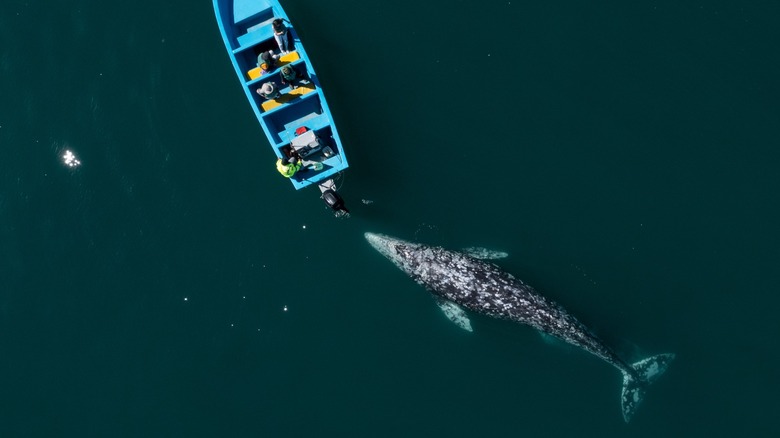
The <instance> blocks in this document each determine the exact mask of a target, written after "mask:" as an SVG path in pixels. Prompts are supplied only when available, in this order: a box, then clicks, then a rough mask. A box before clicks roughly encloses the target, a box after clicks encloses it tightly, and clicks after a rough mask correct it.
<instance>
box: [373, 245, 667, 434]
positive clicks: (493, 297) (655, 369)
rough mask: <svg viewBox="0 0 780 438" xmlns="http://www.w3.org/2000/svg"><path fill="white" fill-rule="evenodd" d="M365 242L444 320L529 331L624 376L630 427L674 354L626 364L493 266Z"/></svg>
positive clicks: (456, 255)
mask: <svg viewBox="0 0 780 438" xmlns="http://www.w3.org/2000/svg"><path fill="white" fill-rule="evenodd" d="M365 237H366V240H368V242H369V243H370V244H371V246H373V247H374V248H375V249H376V250H377V251H379V252H380V253H381V254H382V255H384V256H385V257H387V258H388V259H389V260H390V261H392V262H393V263H394V264H395V265H396V266H398V267H399V268H400V269H401V270H402V271H404V272H405V273H407V274H408V275H409V276H410V277H412V279H414V280H415V281H416V282H417V283H419V284H421V285H422V286H424V287H425V288H426V289H428V290H429V291H430V292H432V293H433V294H434V295H435V296H436V298H437V302H438V303H439V305H440V306H441V307H442V310H443V311H444V313H445V315H447V317H448V318H450V319H451V320H452V321H453V322H455V323H456V324H458V325H459V326H461V327H462V328H464V329H466V330H469V331H470V330H471V324H470V322H469V320H468V316H467V315H466V313H465V312H464V311H463V308H465V309H468V310H471V311H474V312H478V313H482V314H485V315H488V316H492V317H495V318H501V319H508V320H510V321H515V322H518V323H521V324H526V325H529V326H531V327H533V328H535V329H537V330H540V331H541V332H543V333H546V334H549V335H552V336H554V337H556V338H558V339H561V340H563V341H565V342H567V343H569V344H572V345H574V346H577V347H579V348H582V349H583V350H585V351H587V352H589V353H592V354H593V355H595V356H597V357H599V358H600V359H602V360H604V361H605V362H607V363H609V364H610V365H612V366H614V367H615V368H617V369H618V370H619V371H620V372H621V373H622V375H623V390H622V394H621V402H622V408H623V419H624V420H625V421H626V422H628V421H629V420H630V419H631V417H632V416H633V415H634V413H635V411H636V409H637V407H638V406H639V404H640V402H641V401H642V398H643V396H644V392H645V389H646V388H647V386H648V385H649V384H650V383H653V382H654V381H655V380H656V379H657V378H658V377H659V376H660V375H661V374H662V373H663V372H664V371H666V368H667V367H668V366H669V364H670V363H671V361H672V360H673V359H674V354H671V353H666V354H659V355H656V356H652V357H648V358H646V359H643V360H640V361H638V362H635V363H632V364H629V363H627V362H625V361H623V359H621V358H620V357H619V356H618V355H617V354H615V352H613V351H612V349H610V348H609V347H607V346H606V345H605V344H604V343H603V342H602V341H601V340H599V339H598V338H597V337H596V336H595V335H594V334H593V333H591V332H590V331H589V330H588V328H587V327H585V325H583V324H582V323H581V322H579V321H578V320H577V319H576V318H574V316H572V315H571V314H569V313H568V312H567V311H566V310H565V309H564V308H563V307H561V306H560V305H558V304H557V303H555V302H554V301H552V300H550V299H548V298H546V297H544V296H542V295H541V294H539V293H538V292H536V291H535V290H534V289H533V288H532V287H531V286H528V285H527V284H525V283H523V282H522V281H521V280H519V279H517V278H515V277H513V276H512V275H511V274H509V273H507V272H504V271H503V270H501V269H500V268H498V267H497V266H496V265H494V264H492V263H489V262H485V261H483V260H480V259H477V258H474V257H472V256H470V255H466V254H464V253H460V252H457V251H449V250H446V249H444V248H439V247H432V246H427V245H423V244H419V243H413V242H407V241H404V240H400V239H396V238H393V237H390V236H386V235H382V234H374V233H366V234H365Z"/></svg>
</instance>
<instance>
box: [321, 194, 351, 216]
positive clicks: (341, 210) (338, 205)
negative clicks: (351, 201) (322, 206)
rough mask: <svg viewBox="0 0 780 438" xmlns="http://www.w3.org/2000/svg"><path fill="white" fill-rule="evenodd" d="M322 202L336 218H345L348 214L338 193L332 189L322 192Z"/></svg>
mask: <svg viewBox="0 0 780 438" xmlns="http://www.w3.org/2000/svg"><path fill="white" fill-rule="evenodd" d="M322 200H323V201H325V203H326V204H328V207H330V209H331V210H333V212H334V213H335V214H336V217H341V216H346V215H348V214H349V210H347V207H346V206H345V205H344V199H343V198H342V197H341V195H339V193H338V192H337V191H335V190H333V189H327V190H324V191H323V192H322Z"/></svg>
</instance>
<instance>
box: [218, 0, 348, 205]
mask: <svg viewBox="0 0 780 438" xmlns="http://www.w3.org/2000/svg"><path fill="white" fill-rule="evenodd" d="M213 2H214V12H215V14H216V17H217V23H218V25H219V29H220V33H221V35H222V39H223V41H224V44H225V48H226V49H227V53H228V57H229V58H230V60H231V63H232V64H233V68H234V70H235V72H236V76H237V77H238V79H239V82H240V84H241V88H242V89H243V91H244V94H245V95H246V98H247V100H248V102H249V104H250V107H251V108H252V110H253V111H254V113H255V116H256V117H257V120H258V122H259V124H260V126H261V128H262V129H263V132H264V133H265V136H266V138H267V139H268V142H269V143H270V146H271V149H272V150H273V152H274V154H275V155H276V157H277V158H278V159H282V158H290V157H292V156H295V157H296V158H299V159H301V160H302V162H303V167H302V169H301V170H300V171H298V172H297V173H296V174H295V175H293V176H292V177H291V178H289V179H290V182H291V183H292V185H293V187H294V188H295V189H296V190H298V189H302V188H304V187H307V186H310V185H314V184H316V185H322V184H324V183H326V182H327V181H328V180H331V179H332V178H333V177H334V176H336V175H337V174H339V173H340V172H342V171H343V170H345V169H346V168H347V167H349V164H348V162H347V157H346V154H345V153H344V149H343V147H342V143H341V138H340V137H339V134H338V131H337V130H336V125H335V123H334V121H333V116H332V115H331V112H330V108H329V107H328V102H327V100H326V99H325V94H324V92H323V90H322V87H321V85H320V81H319V76H318V75H317V72H316V71H315V70H314V67H313V65H312V63H311V61H310V59H309V55H308V53H307V52H306V49H305V47H304V46H303V44H302V43H301V41H300V39H299V38H298V34H297V32H296V29H295V26H294V25H292V24H291V23H290V20H289V18H288V16H287V14H286V12H285V11H284V9H282V7H281V5H280V4H279V2H278V1H276V0H213ZM274 19H282V20H284V21H285V25H286V27H287V34H286V35H285V36H284V37H286V38H288V40H287V41H288V44H289V48H290V49H291V50H290V51H289V53H283V52H281V49H280V46H279V43H278V41H277V39H276V38H275V35H274V31H273V26H272V22H273V20H274ZM267 51H271V52H272V53H273V55H274V56H275V57H278V59H277V64H278V65H277V66H276V68H275V69H273V70H271V71H268V72H264V73H262V74H260V69H259V68H258V65H257V64H258V55H259V54H260V53H262V52H267ZM283 65H290V66H292V67H293V68H294V69H295V70H296V71H298V72H299V73H300V74H301V76H302V77H303V79H301V80H299V81H298V82H297V83H296V84H295V85H297V86H296V87H291V86H284V85H282V77H281V71H280V69H281V67H282V66H283ZM266 83H273V84H275V85H276V89H277V90H279V92H280V94H279V95H278V96H277V97H274V98H271V99H266V98H264V97H262V96H261V95H259V94H258V92H257V91H258V89H259V88H261V87H263V85H264V84H266ZM309 131H311V133H313V134H314V135H315V137H316V139H317V141H315V142H313V146H312V145H309V144H306V145H301V142H300V141H296V138H297V137H299V136H300V135H301V134H303V133H305V132H309ZM301 151H304V152H306V154H305V156H304V155H303V154H301V153H300V152H301ZM269 161H276V160H269ZM268 168H269V169H271V168H273V163H272V162H271V163H269V165H268Z"/></svg>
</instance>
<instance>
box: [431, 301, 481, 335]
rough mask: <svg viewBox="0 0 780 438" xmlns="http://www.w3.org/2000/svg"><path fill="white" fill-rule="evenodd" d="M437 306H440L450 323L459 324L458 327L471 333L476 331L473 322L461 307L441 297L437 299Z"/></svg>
mask: <svg viewBox="0 0 780 438" xmlns="http://www.w3.org/2000/svg"><path fill="white" fill-rule="evenodd" d="M436 304H438V305H439V307H440V308H441V311H442V312H444V315H445V316H446V317H447V318H449V320H450V321H452V322H454V323H455V324H457V325H458V327H460V328H462V329H463V330H466V331H469V332H473V331H474V329H472V328H471V321H469V317H468V316H467V315H466V312H465V311H464V310H463V309H461V308H460V306H458V305H457V304H455V303H453V302H452V301H447V300H445V299H444V298H439V297H436Z"/></svg>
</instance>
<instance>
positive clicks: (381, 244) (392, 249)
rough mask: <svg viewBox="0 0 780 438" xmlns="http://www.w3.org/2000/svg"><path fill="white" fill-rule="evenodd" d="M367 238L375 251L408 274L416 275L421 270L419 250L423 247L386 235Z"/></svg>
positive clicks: (367, 236)
mask: <svg viewBox="0 0 780 438" xmlns="http://www.w3.org/2000/svg"><path fill="white" fill-rule="evenodd" d="M365 236H366V240H367V241H368V243H370V244H371V246H373V247H374V249H375V250H377V251H379V253H380V254H382V255H383V256H385V257H387V259H388V260H390V261H391V262H393V263H394V264H395V265H396V266H398V267H399V268H401V270H402V271H404V272H406V273H407V274H414V273H415V271H417V269H418V268H419V250H420V249H421V248H422V247H423V245H421V244H419V243H413V242H407V241H406V240H401V239H396V238H395V237H390V236H388V235H385V234H375V233H366V234H365Z"/></svg>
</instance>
